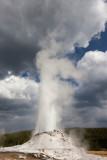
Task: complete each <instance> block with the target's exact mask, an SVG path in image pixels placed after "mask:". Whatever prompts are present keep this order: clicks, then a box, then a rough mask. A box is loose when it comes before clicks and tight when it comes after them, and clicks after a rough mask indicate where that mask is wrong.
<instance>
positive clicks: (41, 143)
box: [0, 130, 107, 160]
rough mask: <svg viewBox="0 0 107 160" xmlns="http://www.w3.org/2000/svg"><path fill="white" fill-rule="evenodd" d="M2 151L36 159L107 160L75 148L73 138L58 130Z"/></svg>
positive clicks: (41, 134) (44, 133)
mask: <svg viewBox="0 0 107 160" xmlns="http://www.w3.org/2000/svg"><path fill="white" fill-rule="evenodd" d="M0 151H1V152H7V151H8V152H24V153H33V154H35V156H36V157H40V158H43V157H44V159H48V160H49V159H56V160H93V159H94V160H107V158H103V157H100V156H96V155H88V154H86V153H85V151H84V150H83V149H81V148H78V147H76V146H75V144H74V142H73V140H72V139H71V138H67V137H65V136H64V135H63V134H62V133H61V132H60V131H56V130H54V131H53V132H41V133H38V134H36V135H34V136H33V137H32V138H31V139H30V140H29V141H28V142H26V143H24V144H22V145H17V146H13V147H5V148H1V149H0Z"/></svg>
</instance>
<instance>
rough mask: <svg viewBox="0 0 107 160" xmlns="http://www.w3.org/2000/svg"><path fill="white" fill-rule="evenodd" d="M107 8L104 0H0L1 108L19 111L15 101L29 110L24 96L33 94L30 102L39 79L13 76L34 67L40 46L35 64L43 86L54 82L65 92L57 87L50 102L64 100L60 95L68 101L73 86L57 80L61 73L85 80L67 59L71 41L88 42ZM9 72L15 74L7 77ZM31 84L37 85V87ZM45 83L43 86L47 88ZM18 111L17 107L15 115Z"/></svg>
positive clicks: (101, 26) (98, 29)
mask: <svg viewBox="0 0 107 160" xmlns="http://www.w3.org/2000/svg"><path fill="white" fill-rule="evenodd" d="M106 10H107V4H106V3H105V2H104V1H103V0H96V1H95V0H90V1H89V0H83V1H81V2H80V0H75V1H73V0H67V1H65V0H54V1H53V0H39V1H36V0H31V1H29V0H23V1H22V0H1V1H0V33H1V38H0V68H1V70H0V77H1V78H2V79H3V80H1V81H0V83H1V84H0V85H2V90H3V92H1V93H0V94H1V97H2V98H1V106H5V107H1V110H2V109H3V108H4V110H9V109H10V108H12V109H10V111H13V112H15V113H18V112H19V110H17V109H16V111H15V110H14V109H13V106H16V107H14V108H20V107H17V106H23V112H22V113H25V112H26V114H27V113H28V112H27V109H26V108H29V106H33V105H32V103H31V104H30V103H28V100H29V99H30V98H31V100H29V102H34V97H33V96H34V95H37V93H35V92H36V89H37V88H35V87H37V84H34V82H33V81H30V80H28V79H24V80H23V79H22V78H20V77H17V76H19V75H20V74H21V73H22V72H23V71H24V70H28V69H29V70H33V71H34V70H35V69H34V64H33V63H32V62H33V59H34V57H35V54H37V52H38V51H39V52H38V54H37V55H36V67H37V68H36V69H38V70H39V71H40V73H41V75H40V78H41V82H42V83H40V86H42V85H43V86H44V84H45V82H46V86H48V87H49V86H50V87H52V88H51V90H52V91H54V93H57V89H60V91H63V92H62V93H61V95H60V93H59V92H60V91H58V94H55V97H56V95H58V98H57V99H56V98H55V99H54V98H52V101H54V100H55V101H56V100H57V101H61V100H62V98H65V97H66V98H67V99H68V103H67V102H66V101H65V99H64V101H63V102H64V103H63V104H66V105H67V104H68V106H70V104H71V101H70V96H68V95H72V93H74V91H75V87H74V86H73V87H74V88H73V87H72V86H70V85H69V84H67V83H64V82H63V83H62V82H60V78H64V79H68V78H74V79H76V80H78V81H82V80H83V79H81V75H80V71H79V67H78V68H75V66H74V65H73V63H72V62H70V60H67V58H65V57H66V53H67V52H72V51H73V50H74V49H75V46H80V47H87V46H88V44H89V41H90V40H91V38H92V37H93V36H94V35H96V34H99V35H100V32H101V31H104V30H105V23H106V21H107V12H106ZM80 68H81V67H80ZM70 69H71V71H70ZM8 71H11V72H12V73H13V74H14V75H17V76H13V77H9V78H5V77H6V75H7V74H8ZM44 74H45V76H44ZM6 80H8V81H9V83H7V82H6ZM54 80H55V81H54ZM12 81H13V83H12ZM50 81H52V82H53V83H51V82H50ZM84 81H85V80H84ZM84 81H83V82H84ZM26 83H27V85H28V87H27V86H26ZM84 83H85V82H84ZM48 84H49V85H48ZM33 85H34V86H35V85H36V86H35V87H34V88H35V91H34V89H33ZM22 86H23V87H22ZM46 86H44V87H45V89H46V90H47V88H46ZM54 86H55V87H54ZM57 86H58V88H57ZM19 88H20V89H19ZM62 88H63V89H62ZM64 89H65V90H66V91H64ZM49 90H50V88H49ZM71 90H72V91H71ZM20 91H21V92H20ZM27 92H28V93H27ZM40 92H41V89H40ZM78 92H79V89H78ZM19 93H20V94H19ZM44 94H45V92H44ZM45 95H46V94H45ZM48 95H51V94H49V93H48ZM77 95H78V94H77ZM60 96H61V98H60ZM46 99H47V97H46ZM71 99H72V98H71ZM4 102H7V103H4ZM3 104H4V105H3ZM7 104H8V105H7ZM9 104H10V105H9ZM12 104H14V105H12ZM58 104H59V102H58ZM61 104H62V103H61ZM68 108H69V107H68ZM68 110H69V109H68ZM69 111H71V110H69ZM3 112H4V111H3ZM31 112H32V110H31ZM72 112H73V111H72ZM73 113H75V111H74V112H73ZM20 114H21V112H19V114H18V115H17V116H19V115H20Z"/></svg>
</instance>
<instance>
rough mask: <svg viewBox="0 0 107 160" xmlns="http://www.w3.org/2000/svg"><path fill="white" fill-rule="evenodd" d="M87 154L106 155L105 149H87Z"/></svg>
mask: <svg viewBox="0 0 107 160" xmlns="http://www.w3.org/2000/svg"><path fill="white" fill-rule="evenodd" d="M87 153H88V154H95V155H100V156H102V157H107V151H87Z"/></svg>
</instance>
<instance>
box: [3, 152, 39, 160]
mask: <svg viewBox="0 0 107 160" xmlns="http://www.w3.org/2000/svg"><path fill="white" fill-rule="evenodd" d="M21 156H22V157H26V160H41V159H37V158H34V157H33V156H32V155H30V154H24V153H13V152H12V153H8V152H5V153H0V160H19V159H20V160H21V158H19V157H21ZM22 159H23V158H22Z"/></svg>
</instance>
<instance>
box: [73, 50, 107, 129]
mask: <svg viewBox="0 0 107 160" xmlns="http://www.w3.org/2000/svg"><path fill="white" fill-rule="evenodd" d="M77 68H79V69H81V70H82V71H84V76H83V77H81V80H80V81H79V87H77V89H76V92H75V103H74V106H75V110H76V113H77V116H78V117H81V118H82V121H81V122H82V124H83V126H85V127H92V126H93V127H95V126H96V127H100V126H106V123H107V70H106V68H107V52H101V51H90V52H87V53H86V54H85V55H84V57H83V58H82V59H81V60H80V61H79V62H78V64H77ZM77 124H78V122H77Z"/></svg>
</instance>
